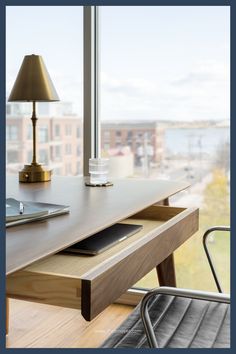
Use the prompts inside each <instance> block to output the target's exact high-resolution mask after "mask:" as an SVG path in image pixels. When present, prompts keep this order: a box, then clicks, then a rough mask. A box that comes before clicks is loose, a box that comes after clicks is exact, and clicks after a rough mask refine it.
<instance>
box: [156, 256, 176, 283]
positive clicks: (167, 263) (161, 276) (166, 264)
mask: <svg viewBox="0 0 236 354" xmlns="http://www.w3.org/2000/svg"><path fill="white" fill-rule="evenodd" d="M156 270H157V275H158V280H159V285H160V286H173V287H176V278H175V263H174V254H173V253H172V254H170V255H169V257H167V258H166V259H165V260H164V261H163V262H161V263H160V264H159V265H158V266H157V267H156Z"/></svg>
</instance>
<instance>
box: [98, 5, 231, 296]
mask: <svg viewBox="0 0 236 354" xmlns="http://www.w3.org/2000/svg"><path fill="white" fill-rule="evenodd" d="M229 17H230V15H229V7H225V6H219V7H218V6H210V7H206V6H184V7H183V6H156V7H151V6H132V7H129V6H125V7H123V6H103V7H101V8H100V28H101V30H100V43H101V44H100V68H101V69H100V70H101V72H100V77H101V92H100V102H101V105H100V112H101V114H100V116H101V130H102V134H101V151H102V154H103V155H104V156H108V157H109V158H110V159H112V160H113V161H115V159H116V158H117V159H118V157H119V151H120V149H123V150H124V147H128V146H129V150H127V161H128V159H129V158H130V156H129V153H128V151H131V153H132V156H133V159H132V171H133V174H132V175H131V174H130V170H129V169H128V166H129V167H130V159H129V164H126V163H125V162H124V166H123V170H124V172H125V171H126V170H125V169H126V168H127V171H126V176H127V178H128V177H129V176H131V177H136V178H152V179H153V178H156V179H175V180H178V179H179V180H183V179H185V180H187V181H189V183H190V184H191V185H192V187H191V189H189V190H188V191H186V192H185V193H182V194H180V195H176V196H175V197H173V198H171V203H172V205H179V206H194V205H196V206H199V207H200V210H201V215H200V231H199V233H198V234H196V235H195V236H194V237H192V238H191V239H190V240H189V241H188V242H186V243H185V244H184V245H183V246H181V248H180V249H179V250H177V252H176V253H175V258H176V262H177V277H178V278H177V282H178V285H179V286H180V287H181V286H182V287H193V288H201V289H203V288H205V289H206V290H214V289H215V288H214V284H213V281H212V277H211V275H210V273H209V268H208V266H207V262H206V259H205V256H204V253H203V250H202V245H201V235H202V233H203V230H205V229H206V228H207V227H208V226H212V225H214V223H218V224H219V223H222V224H224V223H226V224H227V223H228V222H229V187H228V182H229V180H228V176H229V116H230V113H229V110H230V105H229V67H230V61H229V59H230V52H229V40H230V36H229V33H230V29H229V22H230V20H229ZM121 23H122V26H121ZM140 24H141V25H140ZM200 24H201V25H200ZM105 131H106V132H109V133H110V141H109V143H110V144H107V140H106V135H105ZM113 132H114V134H113ZM121 132H122V133H121ZM114 146H115V147H116V148H117V155H115V154H114V151H112V150H111V149H112V148H113V147H114ZM123 150H122V151H123ZM124 151H125V150H124ZM125 156H126V155H125ZM116 166H117V164H115V163H113V164H112V168H113V169H112V171H111V175H112V176H116V174H117V173H118V171H117V170H116ZM119 168H120V166H119ZM217 205H219V206H220V208H222V209H221V211H220V212H219V210H218V208H217ZM216 250H217V252H218V255H219V254H220V252H221V248H220V247H218V249H217V246H216ZM156 281H157V279H156V272H152V273H150V274H149V275H147V276H146V277H145V278H144V279H142V280H141V281H140V282H139V283H138V284H137V286H141V287H153V286H156Z"/></svg>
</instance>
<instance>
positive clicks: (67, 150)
mask: <svg viewBox="0 0 236 354" xmlns="http://www.w3.org/2000/svg"><path fill="white" fill-rule="evenodd" d="M65 153H66V155H71V154H72V148H71V144H66V146H65Z"/></svg>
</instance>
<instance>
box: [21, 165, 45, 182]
mask: <svg viewBox="0 0 236 354" xmlns="http://www.w3.org/2000/svg"><path fill="white" fill-rule="evenodd" d="M51 175H52V170H46V169H44V168H43V166H42V165H40V164H37V163H36V164H33V163H32V164H31V165H25V166H24V168H23V169H22V170H21V171H19V182H47V181H51Z"/></svg>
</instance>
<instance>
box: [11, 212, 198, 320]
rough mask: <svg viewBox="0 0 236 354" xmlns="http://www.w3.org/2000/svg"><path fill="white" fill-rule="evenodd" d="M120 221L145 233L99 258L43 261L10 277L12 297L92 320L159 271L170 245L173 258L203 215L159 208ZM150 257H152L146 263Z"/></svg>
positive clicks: (55, 257) (56, 257) (71, 256)
mask: <svg viewBox="0 0 236 354" xmlns="http://www.w3.org/2000/svg"><path fill="white" fill-rule="evenodd" d="M120 222H123V223H131V224H132V223H133V224H141V225H143V228H142V230H140V231H139V232H137V233H136V234H134V235H132V236H131V237H129V238H128V239H126V240H124V241H122V242H120V243H118V244H117V245H115V246H113V247H112V248H110V249H108V250H106V251H104V252H103V253H101V254H98V255H96V256H88V255H74V254H68V253H62V252H60V253H57V254H55V255H53V256H50V257H48V258H45V259H43V260H41V261H37V262H36V263H34V264H32V265H30V266H28V267H26V268H25V269H23V270H21V271H18V272H16V273H14V274H12V275H10V276H9V277H8V278H7V282H6V287H7V295H8V296H9V297H13V298H18V299H22V300H28V301H36V302H41V303H46V304H52V305H58V306H63V307H71V308H78V309H80V308H81V306H82V314H83V312H84V314H85V315H84V314H83V316H84V317H85V318H86V319H89V320H91V319H92V318H94V317H95V316H96V315H97V314H98V313H99V312H101V311H102V310H103V309H104V308H105V307H106V306H108V305H109V304H110V303H112V302H113V301H115V300H116V299H117V298H118V297H119V296H120V295H121V294H123V293H124V292H125V291H126V290H127V289H128V288H130V287H131V286H132V285H133V284H135V283H136V281H138V280H139V279H140V278H141V277H142V276H143V275H145V274H146V273H147V272H148V271H149V270H151V269H153V268H154V267H155V266H156V264H158V263H155V262H159V263H160V261H162V260H164V259H162V258H161V257H162V253H163V252H162V248H163V247H166V245H169V244H170V247H169V246H167V247H168V248H169V249H168V251H169V252H170V253H172V252H173V251H174V250H175V249H176V248H177V247H178V246H179V245H180V244H181V243H183V242H184V240H185V239H187V238H188V237H190V236H191V235H192V234H193V233H194V232H196V231H197V229H198V210H197V209H194V208H192V209H186V208H176V207H169V206H160V205H153V206H151V207H148V208H146V209H144V210H143V211H141V212H139V213H137V214H135V215H132V216H130V217H129V218H127V219H125V220H122V221H120ZM173 234H174V235H175V236H177V237H176V238H175V239H176V240H175V239H174V241H173ZM152 252H153V254H152V255H151V253H152ZM147 254H149V255H151V256H150V258H149V259H148V261H145V258H147V257H146V255H147ZM167 256H168V255H167ZM127 267H129V269H130V274H129V272H127V271H126V270H127ZM104 288H106V289H107V291H106V294H105V295H104ZM81 303H82V305H81ZM83 308H84V310H83Z"/></svg>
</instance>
